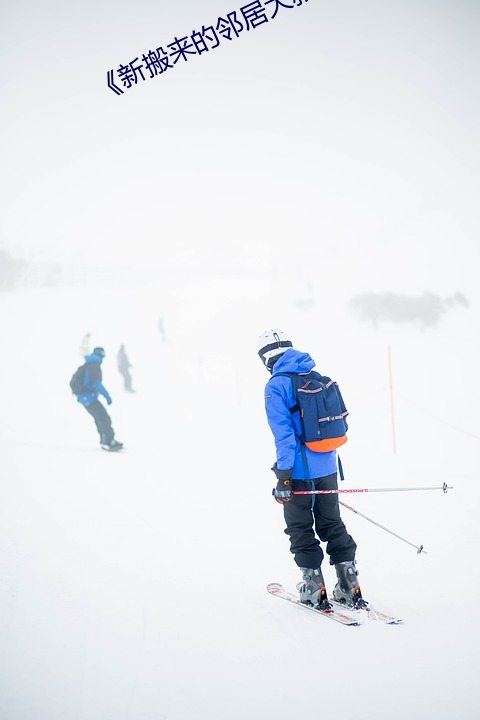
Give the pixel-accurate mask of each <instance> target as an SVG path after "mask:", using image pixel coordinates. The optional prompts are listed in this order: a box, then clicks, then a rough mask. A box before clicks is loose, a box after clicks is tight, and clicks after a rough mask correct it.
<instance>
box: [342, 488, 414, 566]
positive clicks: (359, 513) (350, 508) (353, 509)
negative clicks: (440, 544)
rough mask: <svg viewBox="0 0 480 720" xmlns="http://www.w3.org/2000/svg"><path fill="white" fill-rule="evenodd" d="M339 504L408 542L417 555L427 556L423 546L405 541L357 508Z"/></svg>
mask: <svg viewBox="0 0 480 720" xmlns="http://www.w3.org/2000/svg"><path fill="white" fill-rule="evenodd" d="M338 502H339V504H340V505H343V507H346V508H348V510H351V511H352V512H354V513H355V514H356V515H360V517H363V518H365V520H368V522H371V523H373V524H374V525H376V526H377V527H379V528H382V530H385V531H386V532H388V533H390V535H394V536H395V537H396V538H398V539H399V540H403V542H406V543H407V545H411V546H412V547H414V548H415V549H416V551H417V555H420V553H422V552H423V553H425V555H426V554H427V553H426V552H425V550H424V549H423V545H415V543H412V542H410V541H409V540H405V538H403V537H401V536H400V535H397V533H394V532H392V530H389V529H388V528H386V527H384V526H383V525H380V523H378V522H376V521H375V520H372V518H369V517H367V516H366V515H364V514H363V513H361V512H359V511H358V510H355V508H353V507H351V506H350V505H347V504H346V503H344V502H342V501H341V500H339V501H338Z"/></svg>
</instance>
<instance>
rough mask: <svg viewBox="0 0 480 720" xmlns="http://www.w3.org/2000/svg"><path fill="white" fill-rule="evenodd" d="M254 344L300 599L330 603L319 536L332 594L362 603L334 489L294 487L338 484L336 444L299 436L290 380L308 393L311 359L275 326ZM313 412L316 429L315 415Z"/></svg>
mask: <svg viewBox="0 0 480 720" xmlns="http://www.w3.org/2000/svg"><path fill="white" fill-rule="evenodd" d="M257 349H258V354H259V356H260V358H261V360H262V362H263V363H264V365H265V367H266V368H267V370H268V371H269V372H270V373H272V377H271V379H270V380H269V381H268V383H267V385H266V387H265V409H266V413H267V420H268V423H269V425H270V429H271V431H272V433H273V436H274V438H275V446H276V455H277V460H276V462H275V463H274V465H273V468H272V470H273V471H274V473H275V475H276V478H277V486H276V488H275V489H274V490H273V495H274V497H275V500H277V502H279V503H281V504H282V505H283V510H284V517H285V523H286V526H287V527H286V530H285V533H286V534H287V535H288V536H289V537H290V551H291V553H292V554H293V556H294V559H295V562H296V564H297V565H298V567H299V568H300V570H301V571H302V577H303V583H300V584H299V585H298V586H297V587H298V589H299V592H300V600H301V601H302V602H305V603H309V604H313V605H316V606H318V607H320V608H321V609H326V610H328V609H329V607H330V606H329V602H328V597H327V592H326V589H325V582H324V579H323V575H322V570H321V564H322V560H323V557H324V553H323V550H322V548H321V546H320V542H319V539H320V540H321V541H322V542H326V543H327V546H326V551H327V553H328V555H329V556H330V564H331V565H335V570H336V574H337V580H338V582H337V584H336V585H335V588H334V590H333V597H334V598H335V600H337V601H339V602H342V603H345V605H347V606H348V607H357V608H359V607H365V606H366V603H365V601H364V600H363V598H362V593H361V590H360V586H359V584H358V580H357V575H358V572H357V569H356V564H355V551H356V547H357V546H356V544H355V542H354V540H353V538H352V537H351V536H350V535H349V534H348V532H347V529H346V527H345V525H344V523H343V521H342V519H341V517H340V509H339V504H338V495H337V494H325V495H293V493H292V491H301V490H336V489H337V488H338V486H337V458H336V450H335V449H333V450H331V449H329V447H330V446H329V445H328V444H327V445H322V446H321V447H322V449H320V444H319V442H318V441H316V442H308V446H311V447H313V448H315V449H310V447H308V446H307V444H305V442H301V441H300V435H301V434H302V423H303V420H302V422H301V419H300V411H299V406H298V403H299V402H300V399H299V397H298V395H299V393H298V391H297V392H296V391H295V390H294V383H296V380H297V376H299V375H301V376H302V380H301V385H296V384H295V387H297V388H298V387H300V386H301V388H302V390H303V391H304V393H305V394H308V390H307V391H306V388H307V387H308V385H309V384H311V380H309V373H310V371H311V370H312V369H313V368H314V367H315V363H314V361H313V360H312V358H311V357H310V355H308V354H307V353H303V352H300V351H298V350H294V349H293V346H292V342H291V340H290V339H289V338H288V337H287V335H286V334H285V333H284V332H283V331H282V330H279V329H276V330H266V331H265V332H264V333H263V334H262V335H261V336H260V337H259V339H258V347H257ZM282 373H291V375H287V376H285V375H282ZM312 375H313V374H312ZM310 377H312V376H310ZM305 391H306V392H305ZM310 392H312V391H310ZM310 398H313V394H311V395H310ZM302 402H303V400H302ZM315 418H316V419H315V423H317V430H318V419H317V418H318V415H315ZM345 425H346V424H345ZM345 441H346V436H344V437H343V438H341V439H340V440H339V444H341V443H342V442H345ZM321 442H322V441H320V443H321ZM331 445H334V446H335V442H333V443H331ZM317 536H318V537H317Z"/></svg>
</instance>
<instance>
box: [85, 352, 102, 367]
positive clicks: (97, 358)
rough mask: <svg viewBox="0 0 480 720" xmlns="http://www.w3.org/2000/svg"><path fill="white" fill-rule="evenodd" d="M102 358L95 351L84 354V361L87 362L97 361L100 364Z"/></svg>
mask: <svg viewBox="0 0 480 720" xmlns="http://www.w3.org/2000/svg"><path fill="white" fill-rule="evenodd" d="M102 360H103V357H102V356H101V355H96V354H95V353H92V354H91V355H85V362H87V363H98V364H99V365H100V364H101V362H102Z"/></svg>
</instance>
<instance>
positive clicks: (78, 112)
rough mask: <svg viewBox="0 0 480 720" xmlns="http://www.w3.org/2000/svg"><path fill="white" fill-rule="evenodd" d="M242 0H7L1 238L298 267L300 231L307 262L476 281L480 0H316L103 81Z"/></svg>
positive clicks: (82, 256) (372, 273)
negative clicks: (129, 80) (210, 44)
mask: <svg viewBox="0 0 480 720" xmlns="http://www.w3.org/2000/svg"><path fill="white" fill-rule="evenodd" d="M243 4H246V3H240V2H239V3H235V2H234V1H233V0H210V1H209V2H201V3H200V2H193V1H191V0H175V2H173V0H172V1H171V2H148V1H147V0H139V2H137V3H136V4H135V5H133V4H131V3H127V2H125V1H122V2H116V3H111V2H86V3H82V4H81V5H77V4H73V3H69V4H65V3H60V2H40V3H39V2H24V3H21V4H18V3H13V2H8V3H4V4H3V10H2V16H3V20H2V23H1V27H2V29H1V30H0V33H1V35H0V37H1V54H2V66H3V68H4V73H3V80H2V100H3V102H2V106H3V108H2V119H1V120H0V123H1V125H0V130H1V145H2V147H1V154H2V170H1V175H0V183H1V185H0V191H1V196H2V201H3V202H2V206H3V212H2V213H1V216H0V222H1V224H0V243H1V245H2V246H3V247H5V248H7V249H9V250H10V251H12V252H15V253H16V254H17V255H20V256H23V257H25V258H26V259H29V258H32V259H39V258H43V259H52V260H53V259H55V260H60V261H66V262H85V263H97V262H98V263H117V264H118V263H120V264H131V265H135V266H149V267H152V266H164V265H168V264H169V263H177V264H178V263H197V264H198V266H199V268H201V267H202V266H207V265H208V266H211V265H212V264H213V265H215V263H221V262H222V261H223V260H225V258H228V259H229V260H230V261H232V262H234V263H238V264H239V266H244V267H249V266H251V267H253V266H257V267H258V266H260V267H265V268H269V267H270V266H271V265H272V262H273V260H272V258H275V262H277V263H279V264H280V265H282V266H285V267H288V263H289V262H291V253H292V248H293V247H297V248H298V247H301V248H302V252H303V254H304V258H302V259H300V260H298V263H299V264H300V265H302V264H305V263H308V262H310V261H311V260H312V259H314V260H315V261H317V260H318V259H320V258H324V257H325V256H328V257H329V258H331V259H333V260H334V261H335V262H337V261H341V262H342V272H343V273H344V275H345V277H346V278H348V279H349V280H351V281H352V282H356V283H357V285H359V284H360V285H361V283H359V282H358V279H359V276H361V277H362V281H363V286H364V287H372V288H375V287H382V288H385V287H391V286H396V287H397V288H398V289H417V288H418V289H422V283H423V281H424V278H425V276H426V274H429V276H430V278H431V283H430V284H431V285H432V286H433V287H432V288H431V289H442V290H443V289H444V286H448V287H445V289H446V290H450V289H457V288H458V287H460V286H462V288H463V289H466V290H467V291H468V284H469V283H471V284H472V285H473V284H474V283H475V281H476V278H475V273H474V272H473V269H472V266H473V265H474V264H475V261H478V249H477V248H478V240H477V237H478V230H479V227H478V225H479V223H478V218H477V217H476V212H475V206H476V204H477V197H478V159H479V158H478V155H479V153H478V137H477V127H478V119H479V118H478V115H479V113H478V104H479V103H478V92H477V90H476V84H477V78H478V70H479V63H478V50H477V48H476V45H478V43H477V42H476V39H478V16H479V11H478V5H477V4H476V3H473V2H426V1H425V0H423V1H422V0H420V2H419V1H413V0H409V1H407V2H402V3H399V2H394V1H392V0H389V1H388V0H387V1H380V0H379V1H377V2H375V1H373V0H366V1H365V2H362V3H358V2H354V1H353V0H348V1H347V2H342V3H336V2H325V1H324V2H321V1H320V0H310V1H309V2H307V3H305V2H304V3H303V4H302V6H298V7H294V8H292V9H286V8H280V9H279V12H278V15H277V16H276V18H275V19H273V20H270V21H269V23H266V24H262V25H259V26H258V27H257V28H255V29H251V30H250V31H249V32H243V33H241V34H240V37H238V38H234V39H233V40H232V41H231V42H229V43H228V42H227V41H225V40H222V41H221V43H220V46H219V47H218V48H216V49H214V50H211V51H210V52H205V53H203V54H202V55H200V56H192V57H191V59H189V61H188V62H184V61H180V62H179V63H178V64H177V65H176V66H175V68H174V69H173V70H171V71H169V72H167V73H165V74H164V75H162V76H160V77H156V78H154V79H150V78H149V76H148V74H147V73H146V78H147V79H146V80H145V81H144V82H139V84H138V85H137V86H134V87H133V88H131V89H129V90H126V91H125V93H124V94H123V95H121V96H117V95H116V94H115V93H114V92H112V91H111V90H110V89H108V87H107V72H108V71H109V70H112V69H114V70H116V69H117V68H118V67H119V65H120V64H123V65H125V64H127V63H129V62H130V61H131V60H133V59H134V58H135V57H141V55H142V54H143V53H145V52H147V51H148V50H150V49H154V48H156V47H158V46H162V47H164V48H165V49H166V46H167V45H168V44H169V43H172V42H173V40H174V37H183V36H185V35H190V34H191V33H192V32H193V31H194V30H197V31H198V30H199V29H201V27H202V25H205V26H209V25H212V24H215V23H216V21H217V19H218V17H219V16H221V15H223V16H225V15H226V13H228V12H231V11H233V10H237V12H238V11H239V10H240V8H241V7H242V5H243ZM272 8H273V5H269V6H267V15H268V17H271V15H272V12H273V10H272ZM433 254H435V256H436V260H435V262H434V263H432V255H433ZM306 258H310V260H306ZM296 262H297V261H296ZM379 268H381V274H380V276H379ZM399 271H400V273H399ZM399 277H400V278H402V279H403V280H402V282H403V281H404V282H405V283H406V285H405V284H403V285H402V282H399ZM409 283H410V287H409V286H408V285H409ZM424 286H425V285H424V284H423V287H424Z"/></svg>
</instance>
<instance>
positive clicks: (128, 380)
mask: <svg viewBox="0 0 480 720" xmlns="http://www.w3.org/2000/svg"><path fill="white" fill-rule="evenodd" d="M117 365H118V370H119V372H120V375H121V376H122V377H123V382H124V385H125V390H126V391H127V392H134V391H133V388H132V376H131V375H130V368H131V367H133V365H131V364H130V361H129V359H128V357H127V353H126V352H125V345H120V349H119V351H118V354H117Z"/></svg>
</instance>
